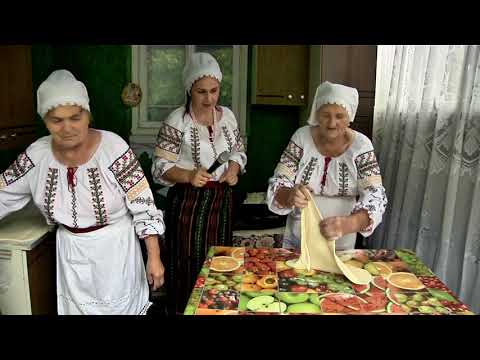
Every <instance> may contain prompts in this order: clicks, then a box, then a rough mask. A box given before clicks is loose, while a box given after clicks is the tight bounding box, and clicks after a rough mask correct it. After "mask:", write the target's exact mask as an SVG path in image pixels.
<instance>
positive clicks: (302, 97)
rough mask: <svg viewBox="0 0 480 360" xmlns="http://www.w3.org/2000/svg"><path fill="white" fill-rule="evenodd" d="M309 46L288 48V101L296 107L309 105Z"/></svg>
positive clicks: (286, 69) (286, 63)
mask: <svg viewBox="0 0 480 360" xmlns="http://www.w3.org/2000/svg"><path fill="white" fill-rule="evenodd" d="M309 54H310V52H309V49H308V46H297V45H295V46H293V45H290V46H288V51H287V52H286V54H285V69H284V73H283V74H284V75H283V76H284V79H285V85H284V86H285V92H286V94H287V99H288V100H291V102H292V103H293V104H295V105H305V104H306V103H307V98H308V96H307V89H308V73H309V57H310V56H309Z"/></svg>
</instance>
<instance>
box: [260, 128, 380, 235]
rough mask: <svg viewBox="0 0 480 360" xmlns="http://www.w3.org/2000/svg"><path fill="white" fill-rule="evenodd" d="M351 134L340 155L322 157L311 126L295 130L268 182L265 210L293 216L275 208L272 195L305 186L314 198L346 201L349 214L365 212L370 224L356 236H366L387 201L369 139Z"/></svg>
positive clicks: (357, 134) (374, 226) (372, 229)
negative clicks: (284, 189) (311, 191)
mask: <svg viewBox="0 0 480 360" xmlns="http://www.w3.org/2000/svg"><path fill="white" fill-rule="evenodd" d="M353 133H354V135H355V137H354V140H353V143H352V144H351V145H350V147H349V148H348V149H347V150H346V151H345V152H344V153H343V154H341V155H340V156H338V157H325V156H323V155H322V154H321V153H320V152H319V151H318V150H317V147H316V146H315V143H314V141H313V138H312V135H311V126H309V125H307V126H304V127H301V128H300V129H298V130H297V131H296V132H295V134H294V135H293V136H292V138H291V140H290V142H289V144H288V146H287V148H286V149H285V150H284V152H283V154H282V156H281V158H280V162H279V163H278V165H277V167H276V169H275V173H274V176H273V177H272V178H271V179H270V180H269V187H268V192H267V203H268V207H269V209H270V210H271V211H272V212H274V213H276V214H279V215H287V214H291V215H292V216H294V214H293V213H294V212H296V211H294V209H293V208H281V207H279V204H278V203H277V202H276V200H275V195H276V192H277V190H278V189H279V188H280V187H288V188H291V187H293V186H294V185H296V184H304V185H309V186H310V187H311V188H312V189H313V195H314V196H324V197H328V198H344V199H348V200H349V201H350V203H351V204H353V208H352V209H351V212H352V213H353V212H356V211H358V210H360V209H365V210H367V211H368V216H369V218H370V224H369V226H368V227H367V228H366V229H363V231H361V232H360V233H361V234H362V235H363V236H365V237H367V236H370V235H371V234H372V233H373V231H374V230H375V228H376V227H377V226H378V224H379V223H380V222H381V221H382V215H383V213H384V212H385V207H386V205H387V197H386V194H385V189H384V187H383V185H382V178H381V175H380V167H379V165H378V163H377V160H376V157H375V153H374V150H373V145H372V143H371V141H370V139H368V138H367V137H366V136H365V135H363V134H361V133H359V132H357V131H354V130H353ZM297 210H298V209H297ZM296 215H297V217H298V214H296ZM287 225H288V221H287Z"/></svg>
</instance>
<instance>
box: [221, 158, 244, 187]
mask: <svg viewBox="0 0 480 360" xmlns="http://www.w3.org/2000/svg"><path fill="white" fill-rule="evenodd" d="M239 171H240V165H238V164H237V163H236V162H235V161H230V163H229V165H228V169H227V171H225V172H224V173H223V175H222V176H221V177H220V179H219V180H218V182H219V183H222V182H224V181H225V182H226V183H227V184H228V185H230V186H235V185H237V183H238V173H239Z"/></svg>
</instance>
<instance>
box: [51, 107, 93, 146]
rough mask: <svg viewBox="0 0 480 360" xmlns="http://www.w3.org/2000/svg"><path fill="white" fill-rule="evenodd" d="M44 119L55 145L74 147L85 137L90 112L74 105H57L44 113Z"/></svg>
mask: <svg viewBox="0 0 480 360" xmlns="http://www.w3.org/2000/svg"><path fill="white" fill-rule="evenodd" d="M44 121H45V125H46V127H47V129H48V131H50V134H51V135H52V140H53V142H54V143H55V145H56V146H58V147H60V148H62V149H65V150H68V149H74V148H76V147H78V146H79V145H81V144H82V143H83V142H84V141H85V140H86V139H87V135H88V125H89V123H90V113H89V112H88V111H86V110H84V109H82V108H81V107H80V106H76V105H64V106H58V107H56V108H55V109H53V110H50V111H49V112H48V113H47V114H46V115H45V118H44Z"/></svg>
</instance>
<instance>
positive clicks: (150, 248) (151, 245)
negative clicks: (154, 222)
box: [144, 235, 160, 258]
mask: <svg viewBox="0 0 480 360" xmlns="http://www.w3.org/2000/svg"><path fill="white" fill-rule="evenodd" d="M144 241H145V246H146V248H147V254H148V257H149V258H156V257H158V258H160V245H159V243H158V236H157V235H149V236H147V237H146V238H145V239H144Z"/></svg>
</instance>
